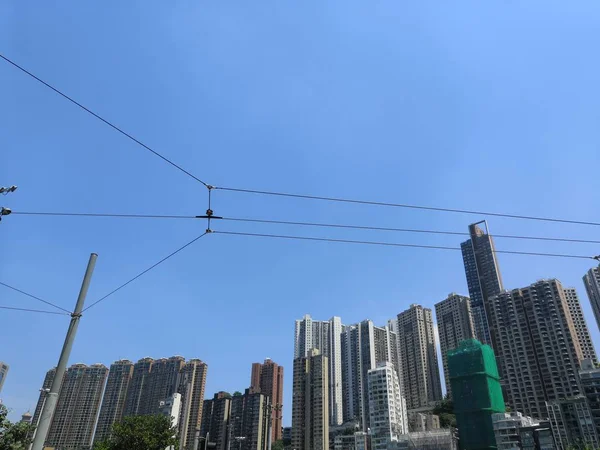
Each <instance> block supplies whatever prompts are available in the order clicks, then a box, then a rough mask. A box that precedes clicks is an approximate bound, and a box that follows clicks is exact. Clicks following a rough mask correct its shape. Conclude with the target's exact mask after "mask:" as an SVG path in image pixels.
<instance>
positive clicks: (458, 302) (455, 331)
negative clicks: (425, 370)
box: [435, 294, 475, 395]
mask: <svg viewBox="0 0 600 450" xmlns="http://www.w3.org/2000/svg"><path fill="white" fill-rule="evenodd" d="M435 316H436V317H437V325H438V335H439V337H440V348H441V350H442V364H443V366H444V379H445V381H446V392H447V393H448V394H449V395H452V388H451V386H450V376H449V375H448V352H449V351H450V350H454V349H455V348H457V347H458V346H459V345H460V343H461V342H462V341H465V340H467V339H473V338H475V325H474V324H473V315H472V314H471V300H470V299H469V297H464V296H462V295H458V294H450V295H448V298H447V299H445V300H442V301H441V302H439V303H437V304H436V305H435Z"/></svg>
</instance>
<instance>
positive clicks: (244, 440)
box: [228, 388, 270, 450]
mask: <svg viewBox="0 0 600 450" xmlns="http://www.w3.org/2000/svg"><path fill="white" fill-rule="evenodd" d="M269 409H270V400H269V397H268V396H266V395H264V394H262V393H260V392H255V391H254V390H253V388H250V389H246V391H245V393H244V394H243V395H242V394H240V393H236V394H234V395H233V397H232V398H231V413H230V415H229V438H230V444H228V445H229V447H230V448H231V450H268V433H269V421H270V419H269V413H268V411H269Z"/></svg>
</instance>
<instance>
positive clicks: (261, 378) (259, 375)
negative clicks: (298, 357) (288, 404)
mask: <svg viewBox="0 0 600 450" xmlns="http://www.w3.org/2000/svg"><path fill="white" fill-rule="evenodd" d="M250 383H251V384H250V388H251V389H252V390H254V392H260V393H262V394H264V395H266V396H267V397H269V399H270V404H271V409H272V419H271V420H272V424H271V430H272V439H273V442H275V441H278V440H280V439H282V433H283V429H282V427H283V366H280V365H279V364H277V363H275V362H273V361H272V360H271V359H269V358H267V359H265V362H264V363H262V364H261V363H254V364H252V375H251V377H250Z"/></svg>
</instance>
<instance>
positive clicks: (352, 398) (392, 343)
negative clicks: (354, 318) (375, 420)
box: [341, 320, 402, 431]
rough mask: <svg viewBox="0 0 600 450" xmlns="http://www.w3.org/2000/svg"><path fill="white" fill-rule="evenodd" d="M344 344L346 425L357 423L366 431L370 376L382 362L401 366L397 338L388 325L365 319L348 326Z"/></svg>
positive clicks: (343, 374)
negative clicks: (350, 422)
mask: <svg viewBox="0 0 600 450" xmlns="http://www.w3.org/2000/svg"><path fill="white" fill-rule="evenodd" d="M341 343H342V363H343V365H342V392H343V408H344V409H343V411H344V415H343V417H344V422H347V421H356V422H358V423H359V426H360V427H361V429H362V431H366V430H367V429H368V428H369V423H370V414H369V390H368V381H367V374H368V372H369V370H371V369H374V368H375V367H377V364H379V363H383V362H390V363H391V364H392V365H393V366H394V367H395V368H397V367H398V347H397V336H396V334H395V333H394V332H393V331H392V330H391V329H390V327H389V326H388V325H386V326H384V327H376V326H375V325H374V324H373V322H372V321H370V320H364V321H362V322H361V323H359V324H355V325H349V326H346V327H345V328H344V332H343V333H342V338H341ZM401 389H402V387H401Z"/></svg>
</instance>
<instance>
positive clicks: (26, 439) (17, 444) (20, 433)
mask: <svg viewBox="0 0 600 450" xmlns="http://www.w3.org/2000/svg"><path fill="white" fill-rule="evenodd" d="M32 434H33V426H32V425H31V424H29V423H20V422H19V423H11V422H10V421H9V420H8V409H6V406H4V405H0V450H26V449H27V448H29V444H30V443H31V439H30V436H31V435H32Z"/></svg>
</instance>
